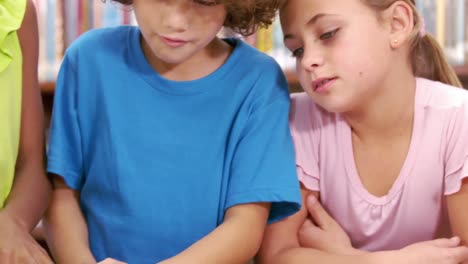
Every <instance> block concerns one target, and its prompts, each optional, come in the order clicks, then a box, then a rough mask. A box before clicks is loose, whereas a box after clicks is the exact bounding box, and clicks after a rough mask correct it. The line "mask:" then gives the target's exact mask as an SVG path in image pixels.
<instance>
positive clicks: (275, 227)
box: [257, 188, 369, 264]
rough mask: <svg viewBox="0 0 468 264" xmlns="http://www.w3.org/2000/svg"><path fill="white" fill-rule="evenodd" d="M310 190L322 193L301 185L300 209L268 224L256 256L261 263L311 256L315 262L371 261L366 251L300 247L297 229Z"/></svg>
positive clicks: (295, 260) (291, 263)
mask: <svg viewBox="0 0 468 264" xmlns="http://www.w3.org/2000/svg"><path fill="white" fill-rule="evenodd" d="M309 194H313V195H314V196H316V197H318V196H319V193H318V192H311V191H308V190H305V189H304V188H302V198H303V203H302V204H303V206H302V208H301V210H300V211H299V212H298V213H296V214H295V215H293V216H291V217H289V218H287V219H284V220H283V221H280V222H277V223H274V224H272V225H270V226H268V227H267V229H266V232H265V237H264V241H263V245H262V247H261V249H260V251H259V254H258V256H257V261H258V263H259V264H263V263H265V264H267V263H268V264H282V263H288V264H294V263H307V262H310V261H311V260H314V261H316V263H349V264H351V263H360V264H363V263H369V262H366V258H365V256H366V255H364V254H353V255H346V256H345V255H334V254H330V253H326V252H323V251H319V250H316V249H312V248H304V247H301V245H300V243H299V238H298V232H299V230H300V228H301V226H302V224H303V223H304V221H305V220H306V218H307V215H308V212H307V208H306V201H305V198H306V197H307V196H308V195H309ZM278 238H281V239H278Z"/></svg>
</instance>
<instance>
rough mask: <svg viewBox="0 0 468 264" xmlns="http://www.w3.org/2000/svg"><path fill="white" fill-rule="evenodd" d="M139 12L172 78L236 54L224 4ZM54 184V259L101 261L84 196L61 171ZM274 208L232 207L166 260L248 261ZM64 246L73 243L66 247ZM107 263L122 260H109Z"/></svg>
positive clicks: (155, 1) (165, 3) (156, 60)
mask: <svg viewBox="0 0 468 264" xmlns="http://www.w3.org/2000/svg"><path fill="white" fill-rule="evenodd" d="M133 10H134V11H135V15H136V18H137V20H138V23H139V26H140V29H141V32H142V37H141V46H142V49H143V52H144V54H145V56H146V59H147V60H148V62H149V63H150V65H152V67H153V68H154V70H155V71H156V72H158V73H159V74H161V75H162V76H163V77H165V78H167V79H170V80H174V81H189V80H195V79H198V78H202V77H204V76H207V75H208V74H210V73H212V72H214V71H215V70H216V69H217V68H219V67H220V66H221V65H222V64H223V63H224V62H225V61H226V59H227V58H228V57H229V55H230V54H231V52H232V48H231V47H230V46H229V45H228V44H226V43H225V42H224V41H222V40H220V39H218V38H217V37H216V34H217V33H218V32H219V30H220V29H221V27H222V25H223V24H224V20H225V19H226V10H225V7H224V6H223V5H221V4H215V3H214V2H213V1H201V0H200V1H199V0H196V1H191V0H176V1H172V0H171V1H169V0H135V1H134V3H133ZM164 38H171V39H178V40H183V41H184V44H183V45H176V46H174V45H171V44H168V42H167V41H165V39H164ZM200 65H203V66H204V67H200ZM54 187H55V188H54V194H53V198H52V203H51V205H50V207H49V210H48V213H47V217H46V225H45V226H46V231H47V232H46V233H47V234H48V235H47V236H48V243H49V245H50V248H51V250H52V253H53V255H54V257H55V258H56V260H57V262H58V263H93V262H95V261H96V260H95V259H94V257H93V255H92V253H91V251H90V248H89V242H88V229H87V226H86V221H85V219H84V217H83V215H82V213H81V210H80V206H79V195H80V194H79V193H78V192H76V191H73V190H71V189H70V188H69V187H67V185H66V184H65V182H64V181H63V179H62V178H61V177H60V176H58V175H55V176H54ZM269 208H270V204H269V203H261V204H260V203H258V204H257V203H253V204H243V205H237V206H233V207H231V208H229V209H228V210H227V211H226V213H225V219H224V221H223V223H222V224H221V225H220V226H218V227H217V228H216V229H215V230H213V231H212V232H211V233H210V234H208V235H207V236H206V237H204V238H203V239H201V240H199V241H198V242H196V243H195V244H193V245H192V246H190V247H189V248H187V249H186V250H184V251H183V252H181V253H180V254H178V255H176V256H174V257H172V258H170V259H167V260H164V261H162V262H161V263H162V264H175V263H208V264H209V263H226V264H229V263H239V264H240V263H246V262H247V261H248V260H249V259H251V258H252V257H253V256H254V255H255V253H256V252H257V251H258V249H259V247H260V244H261V241H262V236H263V231H264V229H265V225H266V222H267V218H268V214H269ZM70 227H73V228H70ZM117 243H118V242H117ZM64 244H66V245H67V247H61V245H64ZM233 252H235V254H233ZM101 263H121V262H119V260H114V259H106V260H104V261H102V262H101Z"/></svg>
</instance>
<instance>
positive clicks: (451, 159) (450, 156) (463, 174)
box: [445, 102, 468, 195]
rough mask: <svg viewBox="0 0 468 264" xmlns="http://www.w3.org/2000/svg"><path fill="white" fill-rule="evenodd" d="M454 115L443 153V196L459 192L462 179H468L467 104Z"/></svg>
mask: <svg viewBox="0 0 468 264" xmlns="http://www.w3.org/2000/svg"><path fill="white" fill-rule="evenodd" d="M454 115H455V116H454V118H453V120H452V123H451V124H450V127H449V134H448V135H449V138H448V146H447V149H446V153H445V195H451V194H454V193H457V192H458V191H460V189H461V186H462V182H463V179H465V178H468V102H465V103H464V104H463V105H462V106H461V107H460V108H459V109H457V111H456V113H455V112H454Z"/></svg>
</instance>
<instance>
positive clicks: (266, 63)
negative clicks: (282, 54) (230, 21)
mask: <svg viewBox="0 0 468 264" xmlns="http://www.w3.org/2000/svg"><path fill="white" fill-rule="evenodd" d="M228 42H230V43H234V44H235V49H234V54H236V55H237V56H238V57H239V58H240V63H242V64H243V65H245V66H247V67H249V69H250V70H251V71H258V72H259V73H262V74H267V75H270V76H271V75H275V74H280V73H281V74H282V69H281V67H280V66H279V64H278V63H277V62H276V60H275V59H273V58H272V57H270V56H268V55H267V54H265V53H263V52H261V51H259V50H257V49H256V48H254V47H252V46H250V45H249V44H247V43H245V42H244V41H242V40H240V39H228Z"/></svg>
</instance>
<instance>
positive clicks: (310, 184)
mask: <svg viewBox="0 0 468 264" xmlns="http://www.w3.org/2000/svg"><path fill="white" fill-rule="evenodd" d="M311 107H312V106H311V99H310V98H309V97H308V96H307V95H306V94H305V93H301V94H296V95H293V96H292V98H291V111H290V121H289V122H290V128H291V134H292V137H293V141H294V149H295V155H296V169H297V176H298V178H299V181H300V182H301V183H302V184H303V185H304V187H306V188H307V189H309V190H311V191H320V176H319V166H318V164H319V163H318V162H319V160H318V149H319V144H318V142H319V138H320V129H319V128H318V126H317V125H316V124H314V122H316V121H317V120H314V116H312V113H311Z"/></svg>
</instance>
